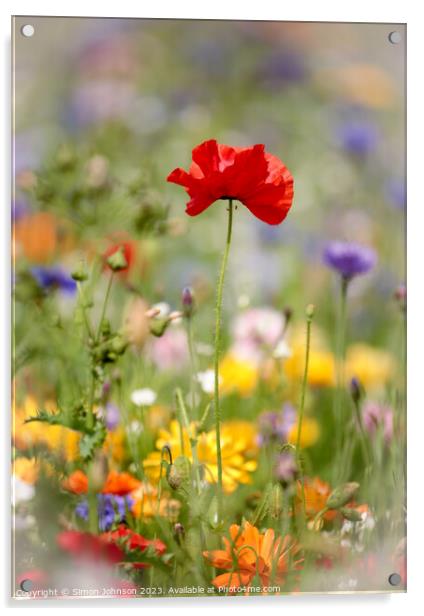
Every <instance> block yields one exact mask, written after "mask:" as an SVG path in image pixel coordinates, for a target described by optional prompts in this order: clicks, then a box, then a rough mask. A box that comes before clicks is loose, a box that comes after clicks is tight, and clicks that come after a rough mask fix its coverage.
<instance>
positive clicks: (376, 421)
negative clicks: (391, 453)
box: [362, 400, 393, 444]
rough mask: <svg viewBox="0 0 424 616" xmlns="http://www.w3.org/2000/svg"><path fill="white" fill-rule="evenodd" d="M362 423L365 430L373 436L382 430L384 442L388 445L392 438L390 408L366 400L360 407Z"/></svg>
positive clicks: (391, 414) (391, 411)
mask: <svg viewBox="0 0 424 616" xmlns="http://www.w3.org/2000/svg"><path fill="white" fill-rule="evenodd" d="M362 421H363V422H364V427H365V430H366V431H367V432H368V434H369V435H370V436H374V435H375V433H376V432H377V429H382V431H383V435H384V440H385V441H386V443H387V444H389V443H390V442H391V440H392V438H393V409H392V408H391V407H390V406H387V405H384V404H380V403H379V402H373V401H371V400H368V401H366V402H365V403H364V405H363V407H362Z"/></svg>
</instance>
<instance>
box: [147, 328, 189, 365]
mask: <svg viewBox="0 0 424 616" xmlns="http://www.w3.org/2000/svg"><path fill="white" fill-rule="evenodd" d="M149 355H150V358H151V360H152V361H153V363H154V364H155V365H156V366H157V368H158V369H159V370H173V371H180V370H181V369H182V368H184V366H185V365H186V364H187V361H188V357H189V354H188V347H187V336H186V333H185V332H184V330H183V329H180V328H177V327H170V328H168V329H167V330H166V331H165V333H164V334H163V336H161V337H160V338H152V340H151V343H150V346H149Z"/></svg>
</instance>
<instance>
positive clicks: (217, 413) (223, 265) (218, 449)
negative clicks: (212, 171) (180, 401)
mask: <svg viewBox="0 0 424 616" xmlns="http://www.w3.org/2000/svg"><path fill="white" fill-rule="evenodd" d="M232 227H233V200H232V199H230V200H229V205H228V227H227V241H226V244H225V249H224V254H223V257H222V263H221V271H220V274H219V279H218V288H217V293H216V305H215V356H214V372H215V379H214V413H215V431H216V459H217V468H218V522H220V521H221V520H222V506H223V492H222V453H221V426H220V424H221V408H220V405H219V354H220V347H221V314H222V293H223V288H224V280H225V271H226V269H227V262H228V254H229V252H230V245H231V233H232Z"/></svg>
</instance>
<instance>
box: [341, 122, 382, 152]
mask: <svg viewBox="0 0 424 616" xmlns="http://www.w3.org/2000/svg"><path fill="white" fill-rule="evenodd" d="M337 136H338V141H339V142H340V144H341V146H342V147H343V148H344V149H345V150H346V151H347V152H349V154H355V155H356V156H366V155H367V154H369V153H370V152H372V151H373V150H375V148H376V146H377V143H378V139H379V134H378V131H377V128H376V127H375V125H374V124H372V123H371V122H368V121H365V120H351V121H349V122H345V124H343V125H342V126H341V127H340V128H339V130H338V135H337Z"/></svg>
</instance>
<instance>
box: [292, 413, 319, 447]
mask: <svg viewBox="0 0 424 616" xmlns="http://www.w3.org/2000/svg"><path fill="white" fill-rule="evenodd" d="M297 428H298V424H297V422H296V423H295V424H294V425H293V427H292V428H291V429H290V432H289V434H288V437H287V439H288V442H289V443H291V444H292V445H295V444H296V442H297ZM319 436H320V428H319V423H318V422H317V420H316V419H314V418H313V417H304V418H303V421H302V430H301V432H300V446H301V447H311V446H312V445H315V443H316V442H317V440H318V439H319Z"/></svg>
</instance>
